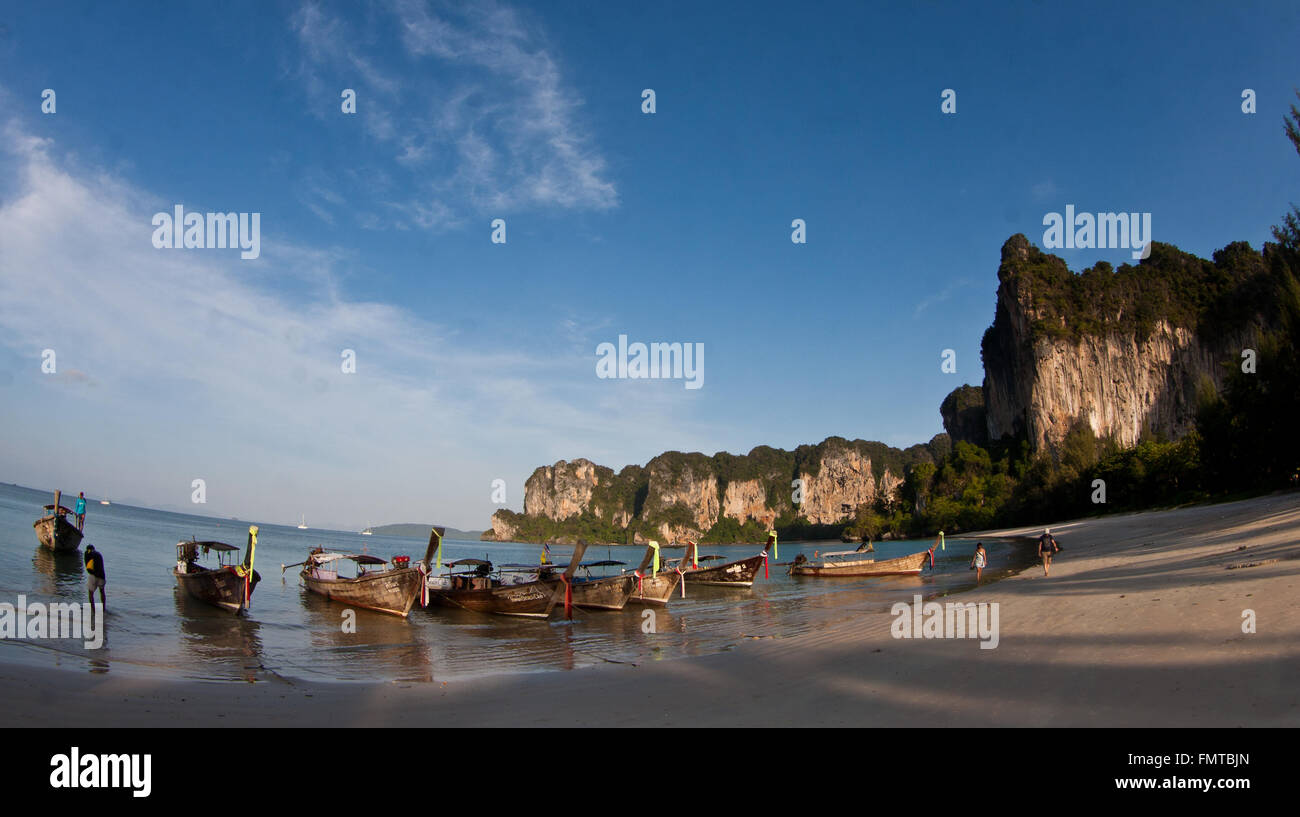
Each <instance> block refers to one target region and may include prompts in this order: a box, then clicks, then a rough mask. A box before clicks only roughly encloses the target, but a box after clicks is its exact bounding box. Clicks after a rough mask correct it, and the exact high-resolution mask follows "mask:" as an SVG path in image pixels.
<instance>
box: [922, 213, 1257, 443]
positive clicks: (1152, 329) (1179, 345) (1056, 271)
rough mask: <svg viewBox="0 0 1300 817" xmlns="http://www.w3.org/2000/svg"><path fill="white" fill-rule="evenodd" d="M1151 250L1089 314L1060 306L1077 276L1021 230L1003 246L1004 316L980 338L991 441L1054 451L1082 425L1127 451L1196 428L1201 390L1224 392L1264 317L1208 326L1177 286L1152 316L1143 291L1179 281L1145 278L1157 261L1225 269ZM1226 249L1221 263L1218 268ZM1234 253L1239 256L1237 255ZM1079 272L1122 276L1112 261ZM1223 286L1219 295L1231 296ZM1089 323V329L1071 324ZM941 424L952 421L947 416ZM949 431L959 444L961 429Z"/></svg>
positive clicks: (1153, 274)
mask: <svg viewBox="0 0 1300 817" xmlns="http://www.w3.org/2000/svg"><path fill="white" fill-rule="evenodd" d="M1156 246H1157V248H1158V249H1159V253H1157V252H1156V251H1154V250H1153V257H1152V259H1151V261H1143V262H1142V265H1139V267H1137V268H1129V269H1128V270H1121V273H1127V274H1128V275H1129V276H1130V280H1131V281H1133V282H1134V283H1133V284H1132V285H1131V287H1130V290H1129V291H1127V292H1125V293H1124V296H1125V298H1126V299H1127V300H1125V298H1116V299H1115V300H1114V302H1113V303H1110V302H1108V303H1104V304H1093V303H1089V304H1087V305H1086V306H1087V310H1086V311H1085V310H1084V309H1080V308H1078V307H1077V306H1076V307H1074V313H1071V311H1070V309H1069V308H1066V307H1062V306H1061V301H1062V299H1061V295H1060V292H1058V291H1057V290H1058V289H1060V287H1059V286H1053V285H1051V284H1052V283H1053V282H1055V281H1059V280H1061V278H1060V276H1062V275H1064V276H1070V275H1073V273H1070V272H1069V271H1068V269H1066V267H1065V262H1064V261H1062V260H1061V259H1060V258H1058V257H1056V256H1052V255H1047V254H1045V253H1043V252H1041V251H1040V250H1038V249H1037V248H1036V247H1034V246H1032V245H1031V244H1030V243H1029V241H1028V240H1027V239H1026V238H1025V237H1024V236H1021V235H1016V236H1012V237H1011V239H1009V240H1008V241H1007V242H1006V244H1005V245H1004V246H1003V248H1002V264H1001V266H1000V267H999V270H998V280H999V286H998V300H997V311H996V313H995V316H994V320H993V326H992V327H990V329H989V330H988V332H987V333H985V336H984V342H983V357H984V388H983V396H984V408H985V411H986V423H987V433H988V437H989V438H990V439H992V440H995V441H996V440H1000V439H1004V438H1023V439H1027V440H1028V441H1029V443H1030V445H1031V446H1032V447H1033V448H1034V449H1035V450H1043V449H1047V450H1053V449H1055V448H1056V446H1058V445H1059V444H1060V442H1061V440H1062V439H1063V438H1064V437H1065V434H1066V433H1067V432H1068V431H1069V430H1070V428H1071V427H1072V426H1073V425H1075V424H1076V423H1080V422H1082V423H1086V424H1087V425H1088V426H1089V427H1090V428H1091V429H1092V431H1093V433H1094V434H1095V435H1096V436H1097V437H1098V438H1110V439H1112V440H1114V441H1115V442H1117V443H1118V444H1119V445H1120V446H1122V447H1129V446H1132V445H1136V444H1137V443H1138V442H1139V441H1140V440H1141V439H1142V438H1144V437H1146V436H1149V435H1162V436H1164V437H1166V438H1169V439H1174V438H1177V437H1179V436H1181V435H1182V434H1184V433H1186V431H1187V430H1188V429H1189V428H1191V426H1192V425H1193V423H1194V421H1195V415H1196V408H1197V395H1198V392H1199V391H1200V390H1202V389H1214V390H1216V391H1217V390H1218V389H1220V388H1221V387H1222V385H1223V381H1224V377H1225V375H1226V373H1227V371H1228V367H1229V366H1231V365H1234V364H1235V363H1238V362H1239V361H1240V359H1241V352H1242V350H1243V349H1246V348H1250V347H1252V346H1253V344H1254V342H1255V338H1256V337H1257V336H1258V326H1259V320H1260V319H1259V318H1258V316H1255V315H1247V316H1246V319H1245V320H1244V321H1241V322H1240V323H1239V324H1238V325H1236V326H1223V325H1222V324H1219V325H1215V326H1214V328H1213V331H1209V332H1207V331H1202V324H1204V323H1205V321H1201V320H1197V318H1198V316H1197V315H1196V314H1195V313H1190V314H1189V313H1188V312H1187V311H1186V310H1185V309H1181V308H1180V307H1181V306H1182V305H1181V304H1180V303H1178V302H1177V301H1176V300H1175V299H1176V298H1177V297H1178V296H1179V293H1176V292H1174V293H1169V292H1167V291H1161V292H1159V293H1158V294H1159V296H1160V297H1161V298H1164V299H1165V301H1166V302H1167V303H1169V307H1168V308H1167V309H1164V310H1163V311H1164V312H1165V314H1153V313H1157V310H1155V309H1152V308H1151V307H1150V306H1149V304H1150V303H1152V302H1153V301H1154V298H1153V297H1147V298H1145V299H1144V296H1146V295H1147V293H1145V292H1142V291H1141V289H1140V288H1141V287H1142V286H1148V287H1160V286H1164V287H1165V288H1166V289H1169V288H1172V286H1171V285H1169V284H1168V283H1166V282H1165V281H1164V280H1162V278H1161V274H1160V272H1159V268H1157V269H1156V270H1152V271H1150V272H1149V273H1148V274H1149V277H1148V279H1146V280H1145V281H1144V280H1143V279H1142V278H1141V277H1140V276H1141V275H1142V273H1143V271H1144V265H1147V264H1148V263H1153V262H1155V261H1156V260H1157V259H1159V262H1160V263H1161V264H1163V265H1164V267H1166V268H1168V267H1171V266H1175V265H1184V266H1188V267H1192V268H1193V269H1195V265H1197V264H1200V265H1207V266H1209V269H1208V271H1207V273H1206V275H1212V274H1215V273H1216V272H1219V270H1217V269H1215V268H1214V267H1213V266H1210V262H1208V261H1203V260H1202V259H1197V258H1195V257H1194V256H1189V255H1187V254H1186V253H1182V252H1180V251H1178V250H1177V249H1176V248H1172V247H1169V246H1168V245H1156ZM1221 252H1222V251H1221ZM1240 252H1241V251H1240V250H1239V249H1235V248H1234V253H1240ZM1219 255H1220V254H1217V253H1216V264H1217V263H1223V260H1222V259H1220V257H1219ZM1232 257H1233V260H1234V262H1236V261H1237V259H1239V258H1240V256H1239V255H1233V256H1232ZM1238 266H1240V265H1239V264H1238ZM1223 274H1224V275H1227V274H1228V273H1227V272H1224V273H1223ZM1084 275H1098V276H1101V275H1107V276H1112V277H1113V276H1114V275H1115V273H1112V272H1111V271H1110V270H1109V268H1106V269H1103V270H1100V271H1093V270H1090V271H1086V272H1085V273H1084ZM1076 277H1077V276H1076ZM1045 282H1047V283H1045ZM1134 290H1136V291H1137V294H1133V291H1134ZM1226 291H1227V295H1225V296H1223V298H1221V300H1224V299H1226V298H1228V297H1231V296H1232V295H1233V294H1234V293H1233V292H1232V290H1230V289H1227V290H1226ZM1084 321H1086V322H1087V327H1086V329H1083V330H1080V329H1079V327H1078V326H1077V325H1074V324H1077V323H1082V322H1084ZM945 404H946V401H945ZM954 419H956V418H954ZM944 421H945V425H946V424H947V423H948V416H947V414H945V417H944ZM963 428H964V425H963ZM949 433H950V434H952V436H953V438H954V439H957V437H958V434H957V433H955V432H954V429H951V428H950V429H949Z"/></svg>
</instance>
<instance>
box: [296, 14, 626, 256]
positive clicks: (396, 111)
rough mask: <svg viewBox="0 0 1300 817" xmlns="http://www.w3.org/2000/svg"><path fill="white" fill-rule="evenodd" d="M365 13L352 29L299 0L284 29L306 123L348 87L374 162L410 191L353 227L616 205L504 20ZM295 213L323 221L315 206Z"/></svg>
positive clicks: (536, 58) (531, 30) (556, 79)
mask: <svg viewBox="0 0 1300 817" xmlns="http://www.w3.org/2000/svg"><path fill="white" fill-rule="evenodd" d="M377 9H378V10H379V12H378V14H377V15H375V18H376V19H370V18H368V19H367V20H366V21H364V22H356V23H353V22H351V21H350V20H348V19H345V18H344V17H342V16H339V15H335V14H333V13H332V12H331V11H330V10H329V9H327V8H326V7H324V6H321V5H318V4H315V3H310V4H306V5H303V6H302V7H301V8H300V9H299V10H298V11H297V13H295V14H294V15H293V17H292V19H291V21H290V24H291V28H292V29H293V31H294V33H295V34H296V35H297V38H298V41H299V43H300V45H301V61H300V63H299V66H298V73H299V74H300V75H301V77H302V78H303V79H304V80H305V82H306V87H307V92H308V94H309V96H310V97H311V98H312V99H313V100H314V104H315V107H316V109H317V110H318V112H319V113H320V115H321V116H322V117H323V118H324V117H329V118H331V119H332V118H334V117H335V116H336V114H337V112H338V94H339V90H338V89H335V88H333V87H332V86H331V83H332V85H338V86H339V88H342V87H355V88H356V89H357V92H358V102H357V114H356V115H357V117H358V118H360V119H362V120H363V122H364V127H365V128H366V130H367V132H368V133H369V135H370V136H371V137H373V138H374V139H376V140H378V141H379V142H380V143H382V144H384V145H387V146H388V148H389V153H388V157H389V158H390V159H391V163H390V164H387V165H383V166H389V167H391V168H393V169H394V170H395V171H396V172H399V173H402V174H404V176H405V181H406V182H407V185H404V186H409V187H411V188H414V192H413V193H411V194H409V195H407V196H406V197H405V198H404V199H403V200H400V201H397V200H394V198H393V197H391V196H390V197H389V198H388V200H387V204H388V208H387V210H386V212H388V213H390V214H391V217H392V219H393V220H392V221H388V222H377V221H376V219H377V216H376V214H375V212H374V210H373V208H372V210H371V211H370V212H368V213H366V215H365V216H364V220H365V222H366V226H368V227H371V228H374V227H375V226H376V225H377V223H386V224H387V226H389V227H393V228H412V227H413V228H420V229H427V230H440V229H446V228H448V227H451V226H459V225H460V224H463V223H464V222H465V220H466V219H467V218H468V217H470V216H474V217H477V216H480V215H483V214H485V213H488V212H489V211H490V212H491V213H492V214H493V215H506V214H509V213H516V212H521V211H528V210H540V209H546V208H564V209H570V210H597V211H599V210H608V209H611V208H613V207H616V206H617V205H618V192H617V189H616V187H615V185H614V183H613V182H612V181H611V180H610V179H609V178H608V173H607V167H606V162H605V159H604V158H603V157H602V156H601V155H600V153H599V151H598V150H597V149H596V148H595V146H594V145H593V143H592V142H593V140H592V138H591V136H590V134H588V133H587V132H586V131H585V130H584V127H583V123H582V121H581V117H580V110H581V107H582V101H581V99H580V98H579V96H578V94H577V93H576V91H575V90H574V89H573V88H572V87H571V86H570V85H568V84H567V83H566V82H565V80H564V77H563V75H562V71H561V69H560V66H559V64H558V62H557V60H556V58H555V57H554V56H553V55H552V53H551V50H550V49H549V48H548V47H547V45H546V43H545V40H544V38H543V36H542V35H541V34H540V33H539V32H538V31H537V30H536V28H535V27H534V26H531V25H529V24H527V23H525V21H524V20H523V18H522V17H521V16H520V14H519V13H518V12H516V11H514V10H513V9H510V8H508V7H506V6H503V5H498V4H496V3H492V2H488V3H476V4H474V5H473V6H472V7H471V8H469V9H467V10H454V9H450V8H442V7H441V6H440V7H439V9H438V10H436V11H435V9H434V8H433V7H432V6H431V5H430V4H429V3H427V2H424V0H395V2H392V3H391V4H389V5H386V6H378V7H377ZM389 39H394V40H395V41H396V45H397V47H400V49H401V53H400V54H396V55H394V54H388V53H385V51H386V50H391V49H392V48H393V47H394V46H392V45H390V44H389ZM368 52H374V53H373V54H371V53H368ZM325 78H328V79H329V82H327V81H326V79H325ZM363 191H364V188H358V189H357V191H356V192H359V193H360V192H363ZM350 198H353V197H350ZM430 199H433V200H436V201H437V202H438V205H436V206H435V205H431V204H430V203H429V201H430ZM309 206H311V207H312V209H313V211H315V212H317V215H319V216H321V217H322V218H323V219H325V220H326V221H327V222H329V223H333V221H332V220H331V219H330V218H329V217H328V216H327V215H325V213H328V212H329V208H328V207H326V206H325V205H323V204H321V203H320V202H315V203H314V204H313V205H309ZM442 208H446V212H440V211H441V210H442Z"/></svg>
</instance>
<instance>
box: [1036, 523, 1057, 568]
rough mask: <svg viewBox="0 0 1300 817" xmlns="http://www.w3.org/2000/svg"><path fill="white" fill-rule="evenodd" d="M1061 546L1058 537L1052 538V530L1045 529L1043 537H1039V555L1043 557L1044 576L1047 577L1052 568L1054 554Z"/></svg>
mask: <svg viewBox="0 0 1300 817" xmlns="http://www.w3.org/2000/svg"><path fill="white" fill-rule="evenodd" d="M1060 549H1061V546H1060V545H1059V544H1057V542H1056V537H1054V536H1052V529H1051V528H1043V535H1042V536H1040V537H1038V555H1039V556H1042V557H1043V575H1044V576H1046V575H1047V573H1048V571H1049V570H1051V567H1052V554H1053V553H1056V552H1058V551H1059V550H1060Z"/></svg>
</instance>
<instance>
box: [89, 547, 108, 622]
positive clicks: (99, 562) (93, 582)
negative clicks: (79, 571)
mask: <svg viewBox="0 0 1300 817" xmlns="http://www.w3.org/2000/svg"><path fill="white" fill-rule="evenodd" d="M86 572H87V573H89V574H90V578H89V579H88V580H87V581H86V588H87V591H88V592H89V594H90V606H91V609H94V607H95V591H96V590H98V591H99V606H100V607H102V608H103V609H105V610H107V609H108V601H107V600H106V599H105V598H104V585H105V584H106V581H105V573H104V557H103V555H102V554H100V552H99V551H98V550H95V546H94V545H86Z"/></svg>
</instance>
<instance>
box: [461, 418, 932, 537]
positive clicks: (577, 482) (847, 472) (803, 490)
mask: <svg viewBox="0 0 1300 817" xmlns="http://www.w3.org/2000/svg"><path fill="white" fill-rule="evenodd" d="M943 445H944V446H945V447H946V439H944V440H943ZM933 459H934V457H933V455H932V453H931V450H930V449H929V448H928V447H927V446H913V447H912V448H910V449H908V450H907V451H900V450H898V449H896V448H891V447H889V446H886V445H884V444H882V443H871V442H865V441H862V440H853V441H849V440H844V439H842V438H838V437H832V438H829V439H827V440H825V441H823V442H822V443H819V444H818V445H815V446H801V447H800V448H799V449H797V450H795V451H782V450H779V449H774V448H767V447H765V446H763V447H759V448H756V449H754V450H753V451H751V452H750V453H749V454H748V455H744V456H735V455H732V454H727V453H725V452H720V453H718V454H715V455H713V456H712V457H710V456H706V455H704V454H698V453H692V454H683V453H680V452H675V451H671V452H668V453H665V454H661V455H659V456H658V457H655V458H654V459H652V460H651V461H650V462H648V463H647V464H646V465H645V466H644V467H640V466H628V467H627V468H625V469H623V471H621V472H619V473H617V474H615V473H614V471H613V470H612V469H609V468H605V467H603V466H599V465H595V464H594V463H592V462H590V461H588V460H585V459H577V460H573V461H571V462H565V461H563V460H561V461H560V462H557V463H555V464H554V465H549V466H543V467H541V468H538V469H537V470H536V471H534V472H533V474H532V476H530V477H529V478H528V481H527V483H526V485H525V498H524V513H522V514H519V513H515V512H512V511H497V513H496V514H494V515H493V518H492V528H493V529H492V532H491V533H490V534H485V537H491V538H496V539H499V540H509V539H515V540H517V539H519V538H524V539H526V540H529V541H554V542H566V541H569V540H576V539H577V538H586V539H588V540H589V541H620V542H642V541H645V540H646V539H651V538H653V539H658V540H659V541H662V542H666V543H669V542H681V541H685V540H686V539H692V540H696V541H699V540H709V539H712V540H714V541H760V540H761V538H762V536H763V533H764V532H765V531H766V530H767V529H768V528H770V527H772V526H774V525H778V524H781V525H783V526H790V525H795V526H802V527H806V528H809V529H817V528H821V527H824V528H828V530H824V531H821V533H822V534H823V535H837V534H838V531H839V530H840V529H841V528H842V527H843V525H844V524H845V523H846V522H848V521H849V520H851V519H852V518H853V516H854V514H856V512H857V510H858V509H859V508H860V507H861V506H863V505H872V504H875V503H877V502H878V501H879V502H882V503H884V504H889V503H891V502H894V501H896V500H897V497H898V491H899V487H900V486H901V485H902V482H903V475H904V472H905V469H906V468H907V467H908V466H909V465H911V464H912V463H915V462H920V461H926V462H932V461H933ZM796 480H799V481H800V482H799V483H798V484H796V482H795V481H796Z"/></svg>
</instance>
